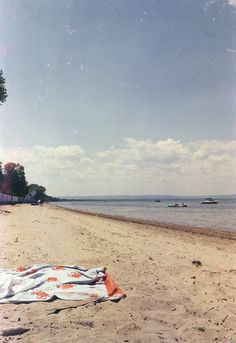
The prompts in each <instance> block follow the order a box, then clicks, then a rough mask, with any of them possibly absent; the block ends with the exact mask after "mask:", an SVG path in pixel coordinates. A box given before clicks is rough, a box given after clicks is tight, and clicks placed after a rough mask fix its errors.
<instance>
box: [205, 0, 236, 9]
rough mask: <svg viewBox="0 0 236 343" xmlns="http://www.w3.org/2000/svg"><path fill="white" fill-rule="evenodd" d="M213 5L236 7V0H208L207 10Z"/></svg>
mask: <svg viewBox="0 0 236 343" xmlns="http://www.w3.org/2000/svg"><path fill="white" fill-rule="evenodd" d="M212 5H218V6H220V7H224V6H232V7H236V0H208V1H207V2H206V4H205V7H204V8H205V10H207V9H208V8H209V7H210V6H212Z"/></svg>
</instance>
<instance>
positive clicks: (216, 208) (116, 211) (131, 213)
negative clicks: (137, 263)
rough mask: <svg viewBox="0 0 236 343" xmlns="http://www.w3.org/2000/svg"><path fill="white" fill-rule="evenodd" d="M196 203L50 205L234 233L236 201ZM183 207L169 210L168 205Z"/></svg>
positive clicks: (122, 201) (149, 201) (95, 201)
mask: <svg viewBox="0 0 236 343" xmlns="http://www.w3.org/2000/svg"><path fill="white" fill-rule="evenodd" d="M200 201H201V200H200V199H174V200H173V199H171V200H168V199H165V200H161V202H155V201H154V200H153V199H129V200H127V199H118V200H117V199H111V198H107V199H106V198H103V199H89V200H86V199H83V200H81V201H65V202H55V203H53V204H54V205H57V206H61V207H64V208H70V209H73V210H79V211H86V212H93V213H98V214H105V215H106V214H107V215H112V216H117V217H119V216H122V217H126V218H132V219H141V220H147V221H150V220H151V221H156V222H164V223H173V224H180V225H181V224H182V225H190V226H195V227H202V228H212V229H219V230H227V231H228V230H230V231H235V230H236V225H235V223H236V199H220V200H219V202H218V204H211V205H202V204H200ZM182 202H184V203H185V204H187V207H179V208H169V207H168V204H169V203H172V204H173V203H178V204H179V205H181V203H182Z"/></svg>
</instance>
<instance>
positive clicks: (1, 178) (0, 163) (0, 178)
mask: <svg viewBox="0 0 236 343" xmlns="http://www.w3.org/2000/svg"><path fill="white" fill-rule="evenodd" d="M2 183H3V173H2V162H1V161H0V192H1V191H2Z"/></svg>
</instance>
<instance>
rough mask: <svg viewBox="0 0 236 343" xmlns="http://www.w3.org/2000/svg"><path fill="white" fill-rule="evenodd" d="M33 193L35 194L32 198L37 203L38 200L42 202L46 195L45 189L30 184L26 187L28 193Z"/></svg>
mask: <svg viewBox="0 0 236 343" xmlns="http://www.w3.org/2000/svg"><path fill="white" fill-rule="evenodd" d="M33 191H35V192H36V194H35V195H34V196H33V198H34V199H35V200H36V201H38V200H42V201H44V200H45V199H46V197H47V195H46V188H45V187H43V186H40V185H37V184H35V183H32V184H30V185H29V186H28V192H29V193H30V192H33Z"/></svg>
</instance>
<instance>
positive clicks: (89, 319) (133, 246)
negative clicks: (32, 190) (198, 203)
mask: <svg viewBox="0 0 236 343" xmlns="http://www.w3.org/2000/svg"><path fill="white" fill-rule="evenodd" d="M155 225H156V224H155ZM166 226H168V228H167V227H165V225H164V224H163V225H159V226H158V225H156V226H154V225H151V223H150V224H149V223H148V224H147V223H146V224H145V223H137V222H130V221H127V220H118V219H114V218H106V217H103V216H97V215H89V214H83V213H78V212H74V211H70V210H66V209H62V208H55V207H52V206H48V205H46V206H45V205H44V206H30V205H15V206H1V208H0V267H1V268H15V267H17V266H19V265H28V264H33V263H45V262H46V263H53V264H79V265H82V266H84V267H88V268H89V267H95V266H106V267H107V268H108V270H109V272H110V273H111V275H112V276H113V277H115V279H116V281H117V283H118V285H119V286H120V287H121V288H122V289H124V290H125V292H126V294H127V298H125V299H124V300H121V301H120V302H119V303H112V302H105V303H100V304H96V305H95V304H93V303H80V302H76V301H73V302H71V301H69V302H68V301H62V300H56V301H54V302H51V303H31V304H20V305H12V304H7V305H0V341H1V342H8V341H11V342H17V341H18V339H19V338H20V341H21V342H80V341H82V342H94V341H96V342H99V343H104V342H136V343H138V342H140V343H143V342H149V343H151V342H168V343H169V342H170V343H171V342H207V343H208V342H230V343H233V342H234V341H235V339H236V333H235V331H234V326H235V325H234V323H235V322H236V313H235V294H236V267H235V262H236V253H235V250H236V249H235V247H236V241H235V239H236V234H234V233H222V234H221V233H219V232H218V233H217V234H215V233H214V231H212V230H209V231H208V230H206V231H205V232H204V230H203V231H201V232H200V231H198V230H196V229H194V228H191V227H176V226H172V225H166ZM194 260H196V261H200V262H201V264H202V265H201V266H199V267H197V266H196V264H193V263H192V261H194ZM55 309H63V310H61V311H56V313H57V314H56V313H54V314H53V313H52V312H53V311H54V310H55ZM50 313H52V314H50ZM18 327H21V328H26V329H29V331H27V332H25V333H23V334H21V335H16V336H9V337H3V336H1V333H2V332H3V330H6V329H11V328H18Z"/></svg>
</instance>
